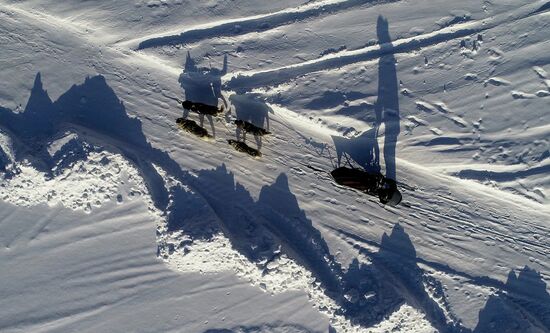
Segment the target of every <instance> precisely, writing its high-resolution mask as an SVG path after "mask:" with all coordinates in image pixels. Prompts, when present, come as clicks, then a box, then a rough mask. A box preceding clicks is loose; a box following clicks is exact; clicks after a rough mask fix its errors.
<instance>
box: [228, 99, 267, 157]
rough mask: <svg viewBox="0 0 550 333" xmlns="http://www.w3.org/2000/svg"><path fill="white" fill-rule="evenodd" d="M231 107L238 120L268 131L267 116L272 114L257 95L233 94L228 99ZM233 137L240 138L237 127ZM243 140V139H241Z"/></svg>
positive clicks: (259, 143) (259, 139)
mask: <svg viewBox="0 0 550 333" xmlns="http://www.w3.org/2000/svg"><path fill="white" fill-rule="evenodd" d="M229 100H230V101H231V104H232V106H233V107H234V108H235V116H236V117H237V119H239V120H245V121H248V122H249V123H251V124H254V125H256V126H258V127H261V128H265V129H266V130H268V131H269V114H270V113H274V112H273V109H272V108H271V107H269V106H268V105H267V104H266V103H265V102H264V101H263V100H262V99H261V98H260V95H259V94H257V93H249V92H247V93H244V94H234V95H231V96H230V97H229ZM235 135H236V136H237V138H240V136H241V131H240V129H239V128H238V127H237V129H236V133H235ZM243 138H244V137H243ZM256 143H257V145H258V149H260V148H261V145H262V141H261V137H256Z"/></svg>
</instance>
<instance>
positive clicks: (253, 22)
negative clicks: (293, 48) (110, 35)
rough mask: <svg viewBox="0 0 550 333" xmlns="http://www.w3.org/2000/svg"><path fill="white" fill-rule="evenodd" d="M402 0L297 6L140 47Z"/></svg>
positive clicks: (353, 0)
mask: <svg viewBox="0 0 550 333" xmlns="http://www.w3.org/2000/svg"><path fill="white" fill-rule="evenodd" d="M396 1H399V0H330V1H324V2H321V3H320V4H319V3H313V4H309V5H303V6H299V7H296V8H290V9H284V10H281V11H278V12H275V13H271V14H265V15H256V16H252V17H245V18H240V19H234V20H225V21H221V22H214V23H212V24H209V25H207V26H206V27H200V28H194V29H190V30H187V31H184V32H182V33H180V34H177V35H169V36H160V37H152V38H148V39H145V40H143V41H141V42H140V43H139V46H138V47H137V49H138V50H143V49H147V48H153V47H160V46H164V45H174V44H189V43H194V42H198V41H201V40H204V39H208V38H214V37H221V36H237V35H244V34H247V33H251V32H256V31H265V30H270V29H273V28H277V27H280V26H284V25H289V24H292V23H295V22H298V21H305V20H308V19H311V18H314V17H318V16H327V15H330V14H334V13H337V12H340V11H344V10H349V9H352V8H354V7H359V6H363V5H373V6H374V5H378V4H383V3H389V2H396Z"/></svg>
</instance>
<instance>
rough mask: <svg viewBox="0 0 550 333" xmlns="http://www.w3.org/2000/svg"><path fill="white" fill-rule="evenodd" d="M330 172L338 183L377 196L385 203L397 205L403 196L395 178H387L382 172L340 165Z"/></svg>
mask: <svg viewBox="0 0 550 333" xmlns="http://www.w3.org/2000/svg"><path fill="white" fill-rule="evenodd" d="M330 174H331V175H332V178H334V180H335V181H336V183H338V184H340V185H344V186H349V187H352V188H354V189H356V190H359V191H361V192H364V193H366V194H369V195H372V196H377V197H378V199H380V202H381V203H383V204H384V205H390V206H396V205H397V204H399V203H400V202H401V199H402V196H401V193H400V192H399V190H398V189H397V183H396V182H395V180H393V179H389V178H386V177H384V176H383V175H382V174H380V173H370V172H367V171H362V170H357V169H350V168H346V167H340V168H337V169H335V170H333V171H332V172H331V173H330Z"/></svg>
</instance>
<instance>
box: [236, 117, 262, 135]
mask: <svg viewBox="0 0 550 333" xmlns="http://www.w3.org/2000/svg"><path fill="white" fill-rule="evenodd" d="M235 125H237V127H238V128H239V129H241V130H242V131H244V132H245V133H252V134H253V135H254V136H264V135H267V134H271V132H269V131H267V130H265V129H263V128H261V127H258V126H256V125H254V124H252V123H249V122H248V121H246V120H235Z"/></svg>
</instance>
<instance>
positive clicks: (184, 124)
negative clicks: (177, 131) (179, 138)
mask: <svg viewBox="0 0 550 333" xmlns="http://www.w3.org/2000/svg"><path fill="white" fill-rule="evenodd" d="M176 124H178V127H179V128H181V129H182V130H184V131H187V132H189V133H192V134H195V135H196V136H198V137H199V138H202V139H205V140H210V139H212V138H213V137H212V135H210V134H208V131H207V130H206V129H205V128H202V127H200V126H199V125H198V124H197V123H196V122H195V121H193V120H189V119H185V118H178V119H176Z"/></svg>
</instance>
